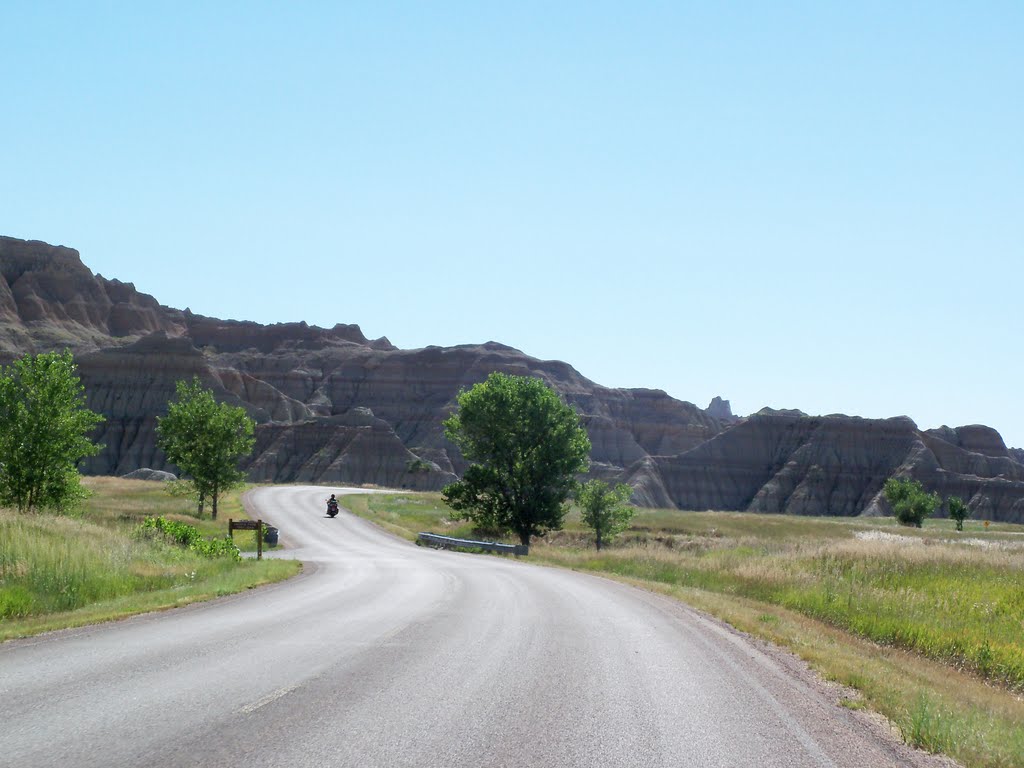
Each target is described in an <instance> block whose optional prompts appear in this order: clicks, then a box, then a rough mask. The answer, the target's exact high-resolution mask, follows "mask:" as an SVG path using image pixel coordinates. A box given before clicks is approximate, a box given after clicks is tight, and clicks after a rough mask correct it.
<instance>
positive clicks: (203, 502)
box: [198, 493, 206, 517]
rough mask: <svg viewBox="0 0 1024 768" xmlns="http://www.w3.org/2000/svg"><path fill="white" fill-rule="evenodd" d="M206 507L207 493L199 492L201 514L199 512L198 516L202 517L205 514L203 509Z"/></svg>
mask: <svg viewBox="0 0 1024 768" xmlns="http://www.w3.org/2000/svg"><path fill="white" fill-rule="evenodd" d="M205 507H206V495H205V494H202V493H200V494H199V514H198V517H202V516H203V509H204V508H205Z"/></svg>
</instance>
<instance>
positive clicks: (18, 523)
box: [0, 478, 299, 639]
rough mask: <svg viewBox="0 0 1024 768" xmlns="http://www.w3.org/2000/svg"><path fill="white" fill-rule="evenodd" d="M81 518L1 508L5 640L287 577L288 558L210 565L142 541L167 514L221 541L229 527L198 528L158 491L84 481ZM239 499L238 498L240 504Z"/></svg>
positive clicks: (0, 618)
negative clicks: (144, 528) (147, 528)
mask: <svg viewBox="0 0 1024 768" xmlns="http://www.w3.org/2000/svg"><path fill="white" fill-rule="evenodd" d="M84 484H85V485H86V486H87V487H88V488H90V489H91V490H92V491H93V495H92V497H91V498H90V499H89V500H88V501H87V502H86V504H85V505H84V507H83V508H82V510H81V511H80V514H79V516H78V517H62V516H56V515H51V514H20V513H17V512H14V511H12V510H0V639H6V638H8V637H15V636H19V635H24V634H32V633H34V632H37V631H44V630H47V629H55V628H60V627H65V626H75V625H79V624H83V623H89V622H90V621H95V620H100V619H106V618H114V617H118V616H124V615H130V614H132V613H137V612H139V611H141V610H154V609H159V608H163V607H168V606H173V605H180V604H183V603H186V602H192V601H195V600H201V599H207V598H209V597H214V596H217V595H220V594H228V593H230V592H234V591H238V590H240V589H245V588H247V587H251V586H255V585H257V584H262V583H266V582H268V581H275V580H278V579H281V578H285V577H287V576H289V575H291V574H293V573H295V571H296V569H297V568H298V567H299V566H298V564H297V563H293V562H287V561H263V562H259V563H258V562H255V561H243V562H235V561H233V560H232V559H229V558H217V559H211V558H209V557H203V556H201V554H200V553H198V552H195V551H191V550H189V549H186V548H183V547H179V546H175V545H173V544H171V543H168V542H167V541H165V540H163V539H162V537H158V538H153V537H146V536H141V535H139V528H140V523H141V522H142V520H144V519H145V518H146V517H147V516H151V515H154V514H162V515H167V516H168V517H173V518H177V519H180V520H184V521H187V522H189V523H190V524H194V525H197V526H199V527H200V529H201V530H202V532H203V533H204V534H205V535H214V536H217V535H219V536H223V535H224V533H225V532H226V527H227V521H226V519H225V520H224V521H216V522H214V521H209V520H204V521H197V520H195V519H194V518H192V517H190V516H189V515H188V514H187V513H188V511H189V510H190V507H189V505H188V503H187V502H183V500H181V499H174V498H172V497H170V496H168V495H167V494H166V493H165V492H164V491H163V488H162V486H161V485H160V484H157V483H146V482H144V481H128V480H120V479H115V478H86V479H85V483H84ZM236 502H237V499H236Z"/></svg>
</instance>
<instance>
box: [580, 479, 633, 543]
mask: <svg viewBox="0 0 1024 768" xmlns="http://www.w3.org/2000/svg"><path fill="white" fill-rule="evenodd" d="M632 495H633V489H632V488H630V487H629V486H628V485H626V484H625V483H619V484H618V485H616V486H614V487H610V486H609V485H608V483H606V482H604V481H603V480H591V481H590V482H588V483H587V484H586V485H584V486H582V487H581V488H580V490H579V492H578V493H577V494H576V503H577V504H579V506H580V510H581V516H582V519H583V524H584V525H586V526H587V527H589V528H590V529H591V530H593V531H594V539H595V541H596V543H597V549H598V551H600V549H601V547H602V545H603V544H605V543H607V542H610V541H611V540H612V539H614V538H615V537H616V536H617V535H618V534H620V533H622V532H623V531H624V530H626V529H627V528H628V527H629V522H630V520H632V519H633V514H634V513H635V512H636V509H635V508H634V507H631V506H629V505H628V504H627V502H628V501H629V497H630V496H632Z"/></svg>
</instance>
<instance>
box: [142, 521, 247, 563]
mask: <svg viewBox="0 0 1024 768" xmlns="http://www.w3.org/2000/svg"><path fill="white" fill-rule="evenodd" d="M140 530H141V531H142V533H143V534H144V535H148V536H153V535H162V536H163V537H165V538H167V539H169V540H171V541H173V542H174V543H175V544H179V545H181V546H183V547H188V548H189V549H191V550H192V551H193V552H195V553H196V554H199V555H202V556H203V557H229V558H231V559H232V560H241V559H242V555H241V553H240V552H239V551H238V547H236V546H235V543H234V542H233V541H231V539H230V538H228V537H226V536H225V537H224V538H222V539H204V538H203V536H202V534H201V533H199V531H198V529H196V528H195V527H194V526H191V525H188V524H187V523H179V522H177V521H175V520H168V519H167V518H165V517H147V518H146V519H145V521H144V522H143V523H142V526H141V527H140Z"/></svg>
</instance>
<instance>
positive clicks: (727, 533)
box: [345, 494, 1024, 768]
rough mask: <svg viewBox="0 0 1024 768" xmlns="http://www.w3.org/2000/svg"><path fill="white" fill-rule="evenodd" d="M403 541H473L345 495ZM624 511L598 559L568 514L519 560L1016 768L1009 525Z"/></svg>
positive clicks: (964, 756)
mask: <svg viewBox="0 0 1024 768" xmlns="http://www.w3.org/2000/svg"><path fill="white" fill-rule="evenodd" d="M345 503H346V506H347V507H349V508H350V509H351V510H352V511H353V512H355V513H356V514H359V515H361V516H363V517H365V518H367V519H369V520H372V521H374V522H377V523H379V524H381V525H383V526H384V527H385V528H388V529H389V530H391V531H393V532H395V533H398V534H399V535H402V536H405V537H406V538H409V539H410V540H414V539H415V537H416V533H417V532H418V531H429V532H433V533H440V534H442V535H447V536H457V537H466V538H474V537H476V534H477V532H476V531H475V530H474V528H473V525H472V523H470V522H465V521H462V522H453V521H452V520H450V519H449V515H450V510H449V509H448V507H447V506H446V505H445V504H444V502H443V499H442V498H441V496H440V495H437V494H402V495H395V496H391V495H374V496H355V497H346V499H345ZM960 522H961V524H962V526H963V531H962V532H958V531H957V521H954V520H948V519H927V518H926V519H924V520H923V521H922V526H923V527H921V528H920V529H919V528H916V527H913V528H907V527H905V526H901V525H899V524H898V523H897V521H895V520H894V519H893V518H871V519H860V518H853V519H844V518H803V517H789V516H766V515H753V514H743V513H723V512H703V513H694V512H678V511H665V510H637V511H636V514H635V515H634V517H633V519H632V521H631V524H630V526H629V528H628V529H626V530H625V531H623V532H622V533H621V534H620V535H619V536H618V538H617V539H616V540H615V541H613V542H610V543H609V542H606V543H605V544H604V545H603V548H602V549H601V550H600V551H599V552H598V551H595V549H594V536H593V533H592V531H590V530H589V529H588V528H587V527H586V526H585V525H584V523H583V521H582V520H581V515H580V512H579V510H573V511H572V512H571V513H570V514H569V515H568V516H567V518H566V520H565V527H564V529H563V530H561V531H557V532H551V533H549V534H548V535H547V536H545V537H544V538H540V539H535V540H534V541H533V546H532V547H531V555H530V557H531V559H532V560H537V561H541V562H545V563H548V564H553V565H559V566H563V567H567V568H572V569H576V570H585V571H592V572H595V573H599V574H602V575H606V576H611V577H614V578H618V579H620V580H623V581H627V582H630V583H633V584H637V585H639V586H643V587H646V588H648V589H652V590H655V591H658V592H661V593H663V594H667V595H670V596H673V597H676V598H679V599H681V600H683V601H684V602H687V603H689V604H691V605H693V606H695V607H697V608H700V609H702V610H705V611H707V612H709V613H711V614H714V615H716V616H719V617H720V618H722V619H724V620H725V621H727V622H729V623H731V624H733V625H734V626H736V627H737V628H738V629H741V630H743V631H746V632H750V633H751V634H755V635H758V636H760V637H763V638H766V639H768V640H771V641H772V642H775V643H778V644H781V645H783V646H786V647H788V648H790V649H791V650H793V651H795V652H796V653H797V654H799V655H800V656H802V657H803V658H804V659H805V660H807V661H808V662H809V663H810V664H811V665H812V667H814V668H815V669H816V670H817V671H818V672H819V673H820V674H822V675H823V676H824V677H826V678H828V679H831V680H835V681H837V682H840V683H843V684H845V685H847V686H849V687H851V688H853V689H855V691H856V694H855V695H853V696H851V697H849V698H845V699H844V700H843V701H842V702H841V703H843V704H844V705H845V706H848V707H850V708H854V709H859V708H869V709H872V710H875V711H877V712H880V713H881V714H883V715H885V716H886V717H887V718H888V719H889V720H890V722H891V723H892V724H893V727H894V728H895V729H897V730H898V732H899V734H900V735H901V736H902V737H903V738H904V740H905V741H907V742H908V743H910V744H912V745H914V746H918V747H921V748H923V749H927V750H929V751H933V752H942V753H945V754H948V755H950V756H952V757H954V758H955V759H957V760H959V761H960V762H962V763H963V764H964V765H967V766H983V767H984V768H1005V767H1006V766H1024V526H1014V525H1008V524H990V525H985V524H984V523H983V522H981V521H974V520H966V521H960Z"/></svg>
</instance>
